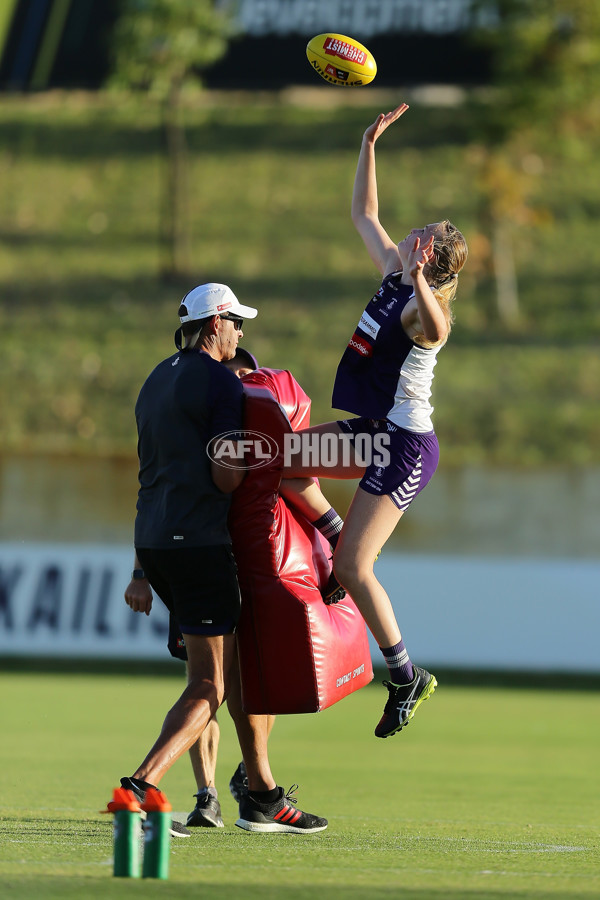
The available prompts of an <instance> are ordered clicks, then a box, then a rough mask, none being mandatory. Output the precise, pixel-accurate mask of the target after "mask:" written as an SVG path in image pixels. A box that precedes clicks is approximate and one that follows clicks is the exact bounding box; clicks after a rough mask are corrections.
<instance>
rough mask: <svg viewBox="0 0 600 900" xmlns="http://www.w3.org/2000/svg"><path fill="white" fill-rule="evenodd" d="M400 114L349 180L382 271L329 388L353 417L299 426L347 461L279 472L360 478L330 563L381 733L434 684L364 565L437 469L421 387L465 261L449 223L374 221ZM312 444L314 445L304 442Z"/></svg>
mask: <svg viewBox="0 0 600 900" xmlns="http://www.w3.org/2000/svg"><path fill="white" fill-rule="evenodd" d="M407 109H408V106H407V104H406V103H402V104H401V105H400V106H398V107H397V109H395V110H394V111H393V112H390V113H388V114H387V115H384V114H383V113H382V114H381V115H379V116H378V117H377V119H376V120H375V122H374V123H373V124H372V125H371V126H370V127H369V128H367V130H366V131H365V133H364V136H363V140H362V146H361V151H360V156H359V159H358V167H357V171H356V178H355V182H354V192H353V197H352V220H353V222H354V224H355V226H356V228H357V230H358V232H359V234H360V236H361V237H362V239H363V241H364V243H365V245H366V248H367V250H368V251H369V255H370V257H371V259H372V260H373V262H374V263H375V265H376V266H377V268H378V269H379V271H380V272H381V274H382V276H383V281H382V282H381V287H380V288H379V290H378V291H377V293H376V294H375V296H374V297H373V298H372V299H371V300H370V302H369V304H368V305H367V307H366V309H365V311H364V312H363V314H362V316H361V318H360V321H359V323H358V325H357V327H356V330H355V332H354V334H353V335H352V337H351V339H350V341H349V343H348V346H347V348H346V350H345V352H344V355H343V356H342V359H341V362H340V364H339V367H338V371H337V375H336V379H335V385H334V389H333V400H332V405H333V407H334V408H335V409H343V410H347V411H348V412H350V413H354V414H355V415H356V416H358V417H359V418H353V419H345V420H344V421H339V422H330V423H328V424H326V425H317V426H315V427H313V428H310V429H307V430H306V432H305V433H308V434H311V435H314V434H315V433H316V434H319V435H320V436H321V438H320V439H321V442H322V440H323V437H327V440H328V441H331V439H332V438H334V439H337V441H338V445H340V444H341V442H342V441H345V442H346V443H347V442H348V441H350V442H351V444H352V446H353V447H354V453H355V456H354V460H353V461H352V462H351V463H350V465H341V466H340V467H338V468H336V469H332V467H331V465H330V463H331V458H330V457H329V459H328V460H327V463H328V465H326V466H324V465H321V464H320V463H319V461H317V463H316V464H315V459H314V454H312V455H311V456H310V458H309V459H307V454H306V452H305V449H304V448H301V449H300V450H299V451H298V452H297V453H296V454H294V455H293V456H291V458H290V459H289V463H290V464H289V465H286V467H285V469H284V474H285V476H286V477H295V476H303V475H307V474H312V475H318V476H322V477H329V478H355V477H359V478H361V481H360V484H359V487H358V489H357V491H356V494H355V495H354V499H353V501H352V504H351V506H350V509H349V510H348V515H347V517H346V520H345V522H344V526H343V528H342V529H341V534H340V537H339V540H338V542H337V546H336V548H335V552H334V556H333V568H334V573H335V576H336V577H337V580H338V581H339V582H340V584H341V585H343V587H344V588H345V589H346V590H347V591H348V593H349V594H350V595H351V596H352V598H353V599H354V602H355V603H356V605H357V607H358V608H359V610H360V612H361V613H362V616H363V618H364V619H365V622H366V623H367V625H368V627H369V628H370V630H371V632H372V633H373V636H374V637H375V640H376V641H377V643H378V644H379V647H380V649H381V652H382V653H383V656H384V659H385V662H386V665H387V667H388V670H389V673H390V680H389V681H385V682H384V685H385V686H386V687H387V689H388V691H389V696H388V700H387V703H386V704H385V709H384V712H383V716H382V718H381V721H380V722H379V724H378V725H377V727H376V729H375V734H376V736H377V737H382V738H385V737H389V736H390V735H392V734H395V733H396V732H397V731H400V729H401V728H403V727H404V725H406V724H407V722H408V721H409V720H410V719H411V718H412V717H413V715H414V713H415V711H416V710H417V708H418V706H419V705H420V704H421V703H422V701H423V700H426V699H427V698H428V697H429V696H431V694H432V693H433V691H434V690H435V687H436V685H437V681H436V679H435V678H434V676H433V675H431V674H430V673H429V672H426V671H425V670H424V669H422V668H419V666H416V665H413V664H412V663H411V661H410V658H409V655H408V652H407V650H406V648H405V646H404V642H403V640H402V635H401V633H400V630H399V627H398V623H397V622H396V617H395V615H394V611H393V608H392V605H391V603H390V599H389V597H388V595H387V593H386V591H385V590H384V588H383V587H382V585H381V584H380V583H379V582H378V580H377V578H376V577H375V574H374V571H373V563H374V560H375V558H376V556H377V555H378V551H379V550H380V549H381V547H383V545H384V544H385V542H386V541H387V539H388V538H389V536H390V535H391V533H392V532H393V530H394V528H395V527H396V525H397V524H398V522H399V521H400V518H401V516H402V515H403V513H404V512H405V510H406V509H408V507H409V505H410V504H411V502H412V501H413V500H414V498H415V497H416V496H417V494H419V493H420V491H422V490H423V488H424V487H425V485H426V484H427V483H428V481H429V480H430V479H431V477H432V475H433V473H434V472H435V469H436V467H437V464H438V459H439V448H438V442H437V438H436V436H435V432H434V431H433V425H432V422H431V413H432V407H431V405H430V403H429V398H430V396H431V383H432V380H433V369H434V366H435V363H436V357H437V354H438V352H439V350H440V349H441V347H443V346H444V344H445V342H446V340H447V338H448V334H449V332H450V327H451V323H452V312H451V308H450V304H451V301H452V300H453V298H454V295H455V293H456V285H457V279H458V273H459V272H460V270H461V269H462V267H463V265H464V264H465V262H466V259H467V245H466V242H465V239H464V237H463V236H462V234H461V233H460V231H458V230H457V229H456V228H455V227H454V225H452V224H451V223H450V222H449V221H447V220H444V221H442V222H435V223H433V224H430V225H425V227H424V228H414V229H413V230H412V231H411V232H410V234H409V235H408V236H407V237H405V238H404V239H403V240H402V241H400V243H399V244H395V243H394V241H392V239H391V238H390V237H389V235H388V233H387V232H386V231H385V229H384V228H383V226H382V225H381V223H380V221H379V216H378V200H377V180H376V174H375V142H376V141H377V139H378V138H379V137H380V136H381V135H382V134H383V132H384V131H385V130H386V129H387V128H388V127H389V126H390V125H391V124H392V123H393V122H395V121H396V120H397V119H399V118H400V116H401V115H403V113H405V112H406V110H407ZM368 440H370V441H371V442H372V446H375V447H379V448H382V447H383V448H385V450H387V453H388V454H389V459H388V458H386V457H384V456H383V454H375V455H374V456H373V462H372V463H371V464H367V465H365V461H364V459H362V460H361V458H360V454H359V446H360V448H362V449H363V450H364V448H365V441H368ZM321 445H322V444H321ZM310 446H311V447H314V438H313V442H312V443H311V444H310ZM328 446H329V447H330V446H331V445H330V444H329V445H328ZM378 455H379V459H377V456H378ZM303 456H304V459H303ZM342 456H343V454H342V453H341V452H340V457H342ZM347 457H348V454H347V452H346V458H347ZM411 593H412V596H413V598H414V597H415V593H414V591H412V592H411Z"/></svg>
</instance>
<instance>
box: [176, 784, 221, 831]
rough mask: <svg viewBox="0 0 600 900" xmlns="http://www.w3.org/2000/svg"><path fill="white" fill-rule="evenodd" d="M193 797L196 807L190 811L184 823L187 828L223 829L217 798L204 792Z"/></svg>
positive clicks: (199, 792)
mask: <svg viewBox="0 0 600 900" xmlns="http://www.w3.org/2000/svg"><path fill="white" fill-rule="evenodd" d="M194 797H195V798H196V807H195V809H193V810H192V811H191V813H190V814H189V816H188V817H187V822H186V823H185V824H186V825H187V826H188V828H224V827H225V823H224V822H223V817H222V815H221V804H220V803H219V801H218V800H217V798H216V797H215V796H213V794H210V793H209V792H208V791H206V790H204V791H198V793H197V794H194Z"/></svg>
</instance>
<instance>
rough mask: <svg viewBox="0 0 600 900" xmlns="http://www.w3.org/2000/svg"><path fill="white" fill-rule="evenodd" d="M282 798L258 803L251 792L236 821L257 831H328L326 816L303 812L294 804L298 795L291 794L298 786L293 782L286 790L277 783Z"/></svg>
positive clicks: (245, 799)
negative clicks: (321, 816) (323, 817)
mask: <svg viewBox="0 0 600 900" xmlns="http://www.w3.org/2000/svg"><path fill="white" fill-rule="evenodd" d="M277 789H278V791H279V797H278V798H277V800H274V801H273V802H272V803H258V802H257V801H256V800H253V799H252V797H250V795H249V794H247V795H246V796H245V797H243V798H242V800H241V801H240V817H239V819H238V820H237V822H236V823H235V824H236V825H237V826H238V828H243V829H244V830H245V831H253V832H258V833H263V834H266V833H270V834H273V833H278V834H314V833H315V832H317V831H325V829H326V828H327V819H321V818H320V817H319V816H313V815H311V814H310V813H305V812H302V810H301V809H297V808H296V806H295V803H296V798H295V797H292V796H291V794H292V793H293V792H294V791H296V790H297V789H298V785H297V784H294V785H292V787H291V788H290V789H289V791H288V792H287V793H285V792H284V790H283V788H282V787H279V786H278V788H277Z"/></svg>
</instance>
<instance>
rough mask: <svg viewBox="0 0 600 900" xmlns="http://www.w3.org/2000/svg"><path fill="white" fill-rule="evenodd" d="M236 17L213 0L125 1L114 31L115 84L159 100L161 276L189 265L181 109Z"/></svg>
mask: <svg viewBox="0 0 600 900" xmlns="http://www.w3.org/2000/svg"><path fill="white" fill-rule="evenodd" d="M231 34H232V25H231V20H230V19H229V18H228V17H227V16H226V14H225V13H224V12H223V11H220V10H218V9H216V8H215V5H214V3H213V2H212V0H121V7H120V15H119V18H118V20H117V22H116V25H115V30H114V46H113V59H114V76H113V78H112V82H113V84H116V85H120V86H125V87H127V88H130V89H133V90H139V91H144V92H145V93H147V94H148V95H149V96H150V97H153V98H156V99H157V100H158V102H159V103H160V107H161V112H162V120H163V129H164V138H165V142H164V146H165V155H166V167H165V170H166V171H165V180H164V188H163V201H162V210H161V230H160V231H161V233H160V244H161V250H162V263H161V274H162V276H163V277H165V278H169V279H170V278H175V277H178V276H180V275H185V274H187V272H188V269H189V244H190V235H189V224H188V220H189V212H188V184H187V170H188V164H187V148H186V140H185V129H184V126H183V122H182V114H181V97H182V92H183V91H184V89H185V88H186V87H189V86H191V85H194V84H195V85H199V84H200V83H201V82H200V74H201V72H202V71H203V70H204V69H207V68H208V67H209V66H211V65H212V64H213V63H215V62H216V61H217V60H218V59H220V57H221V56H223V54H224V53H225V51H226V49H227V42H228V38H229V37H230V36H231Z"/></svg>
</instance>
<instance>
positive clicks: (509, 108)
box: [473, 0, 600, 140]
mask: <svg viewBox="0 0 600 900" xmlns="http://www.w3.org/2000/svg"><path fill="white" fill-rule="evenodd" d="M474 3H475V6H476V7H477V8H478V9H480V10H481V9H482V8H483V9H486V10H487V11H488V13H489V12H490V11H491V10H492V9H495V11H496V21H495V23H494V24H493V25H490V26H489V27H484V28H480V29H479V30H477V31H476V32H475V33H474V35H473V39H474V40H475V41H476V42H477V43H478V44H479V45H480V46H483V47H484V48H485V49H486V50H487V52H488V53H489V56H490V63H491V72H492V81H493V84H494V86H495V87H496V89H497V90H496V92H495V93H494V102H493V103H492V104H489V105H488V110H487V115H484V117H483V119H481V118H480V119H479V124H480V125H481V124H483V123H484V122H486V121H487V124H488V128H489V129H490V136H495V138H496V139H497V140H506V139H507V138H508V137H509V136H510V135H511V134H513V133H514V132H515V131H516V130H519V129H522V128H527V127H529V126H534V127H535V128H536V129H539V128H544V129H553V128H559V129H560V128H562V127H563V126H564V125H569V124H571V125H572V124H573V122H579V123H580V124H582V125H587V124H590V123H593V122H594V121H595V122H597V121H598V109H599V107H598V104H599V98H600V3H598V2H597V0H474ZM487 19H488V20H489V19H490V16H489V15H488V16H487ZM480 113H482V114H483V113H484V110H483V109H481V110H480Z"/></svg>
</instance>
